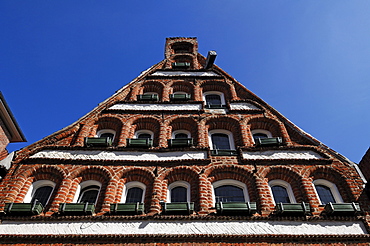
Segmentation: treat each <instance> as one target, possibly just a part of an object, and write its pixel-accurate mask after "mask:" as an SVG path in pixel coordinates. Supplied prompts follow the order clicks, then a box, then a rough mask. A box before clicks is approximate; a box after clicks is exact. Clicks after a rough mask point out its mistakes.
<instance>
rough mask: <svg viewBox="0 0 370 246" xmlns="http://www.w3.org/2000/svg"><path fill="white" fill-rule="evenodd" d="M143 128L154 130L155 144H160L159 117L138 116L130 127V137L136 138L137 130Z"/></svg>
mask: <svg viewBox="0 0 370 246" xmlns="http://www.w3.org/2000/svg"><path fill="white" fill-rule="evenodd" d="M140 130H141V131H142V130H149V131H151V132H153V134H154V136H153V145H154V146H158V145H159V136H160V123H159V121H158V120H157V119H155V118H152V117H138V118H136V119H135V120H134V121H133V122H132V124H131V127H130V133H129V137H128V138H135V132H138V131H140Z"/></svg>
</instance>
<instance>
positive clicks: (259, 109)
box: [0, 37, 370, 246]
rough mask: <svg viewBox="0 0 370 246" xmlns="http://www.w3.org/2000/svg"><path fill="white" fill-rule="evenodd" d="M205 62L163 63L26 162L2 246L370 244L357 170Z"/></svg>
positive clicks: (190, 49) (16, 172)
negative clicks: (13, 245) (23, 244)
mask: <svg viewBox="0 0 370 246" xmlns="http://www.w3.org/2000/svg"><path fill="white" fill-rule="evenodd" d="M216 55H217V54H216V52H214V51H210V52H209V53H208V56H207V57H204V56H202V55H201V54H199V53H198V42H197V39H196V38H183V37H176V38H167V39H166V45H165V58H164V60H162V61H161V62H159V63H157V64H155V65H153V66H152V67H151V68H149V69H147V70H146V71H144V72H143V73H141V74H140V75H139V76H138V77H137V78H135V79H134V80H133V81H131V82H130V83H128V84H127V85H125V86H124V87H122V88H121V89H119V90H118V91H117V92H116V93H115V94H114V95H113V96H111V97H109V98H108V99H106V100H105V101H104V102H102V103H100V104H99V106H97V107H96V108H95V109H93V110H92V111H91V112H89V113H88V114H87V115H85V116H83V117H82V118H80V119H79V120H78V121H77V122H75V123H73V124H71V125H69V126H67V127H65V128H63V129H62V130H60V131H58V132H55V133H53V134H52V135H50V136H48V137H46V138H44V139H42V140H40V141H38V142H36V143H33V144H31V145H29V146H28V147H25V148H23V149H22V150H20V151H18V152H17V155H16V157H15V158H14V160H13V163H12V166H11V169H10V170H9V172H8V174H7V175H6V177H5V178H4V180H3V181H2V184H1V190H0V201H1V211H2V217H1V222H2V223H1V224H0V242H1V243H0V245H6V244H11V243H14V244H17V243H18V244H22V243H26V244H32V243H34V244H38V245H42V244H45V245H46V244H47V245H73V244H79V245H84V244H85V245H92V244H93V245H112V244H115V245H126V244H130V245H148V246H149V245H172V244H173V245H235V244H237V243H238V245H260V244H261V245H266V244H272V243H275V245H282V244H285V243H290V245H309V244H310V243H312V244H315V245H331V244H336V245H369V244H370V243H369V242H370V237H369V231H370V229H369V222H370V220H369V217H368V214H369V204H370V203H369V197H368V196H367V195H366V193H365V192H364V190H365V189H364V188H365V185H366V180H365V178H364V177H363V175H362V173H361V171H360V170H359V168H358V167H357V165H356V164H355V163H353V162H351V161H349V160H348V159H347V158H345V157H343V156H342V155H340V154H338V153H337V152H335V151H333V150H332V149H330V148H329V147H327V146H325V145H324V144H323V143H321V142H320V141H318V140H317V139H315V138H313V137H312V136H310V135H309V134H307V133H306V132H304V131H302V130H301V129H300V128H299V127H297V126H296V125H294V124H293V123H292V122H291V121H289V120H288V119H286V118H285V117H284V116H283V115H281V114H280V113H279V112H278V111H276V110H275V109H274V108H273V107H271V106H270V105H268V104H267V103H266V102H264V101H263V100H262V99H260V98H259V97H257V96H256V95H255V94H254V93H253V92H251V91H249V90H248V89H247V88H245V87H244V86H243V85H242V84H241V83H239V82H238V81H236V80H235V79H234V78H233V77H231V76H230V75H229V74H227V73H226V72H225V71H223V70H222V69H221V68H219V67H218V66H216V65H215V64H214V62H215V59H216Z"/></svg>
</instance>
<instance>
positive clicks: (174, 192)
mask: <svg viewBox="0 0 370 246" xmlns="http://www.w3.org/2000/svg"><path fill="white" fill-rule="evenodd" d="M171 202H187V189H186V188H185V187H182V186H177V187H175V188H173V189H171Z"/></svg>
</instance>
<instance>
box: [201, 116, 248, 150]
mask: <svg viewBox="0 0 370 246" xmlns="http://www.w3.org/2000/svg"><path fill="white" fill-rule="evenodd" d="M206 127H207V128H208V132H210V131H212V130H227V131H230V132H231V133H232V135H233V138H234V144H235V147H237V146H243V139H242V134H241V128H240V124H239V121H238V120H236V119H233V118H231V117H227V116H214V117H212V118H210V119H208V120H207V122H206Z"/></svg>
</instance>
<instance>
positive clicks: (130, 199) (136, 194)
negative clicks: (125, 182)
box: [126, 187, 143, 203]
mask: <svg viewBox="0 0 370 246" xmlns="http://www.w3.org/2000/svg"><path fill="white" fill-rule="evenodd" d="M142 197H143V190H142V189H141V188H138V187H133V188H131V189H129V190H128V191H127V195H126V203H137V202H142Z"/></svg>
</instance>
